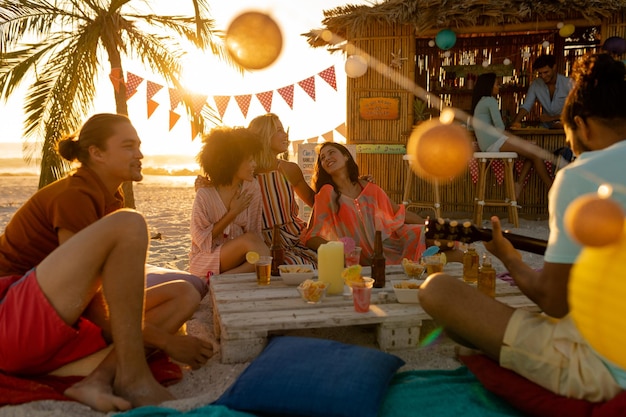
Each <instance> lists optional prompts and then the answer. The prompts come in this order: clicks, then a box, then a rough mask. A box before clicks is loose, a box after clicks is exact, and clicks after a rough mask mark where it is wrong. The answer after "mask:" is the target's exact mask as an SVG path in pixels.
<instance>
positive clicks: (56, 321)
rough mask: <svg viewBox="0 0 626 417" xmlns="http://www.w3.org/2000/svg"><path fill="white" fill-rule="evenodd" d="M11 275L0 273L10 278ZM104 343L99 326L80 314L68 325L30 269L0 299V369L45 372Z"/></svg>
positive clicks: (25, 372)
mask: <svg viewBox="0 0 626 417" xmlns="http://www.w3.org/2000/svg"><path fill="white" fill-rule="evenodd" d="M14 278H15V277H0V280H7V279H8V280H14ZM106 346H107V343H106V342H105V340H104V338H103V337H102V330H101V329H100V327H98V326H96V325H95V324H94V323H92V322H91V321H89V320H87V319H85V318H80V319H79V320H78V322H76V323H75V324H74V326H70V325H68V324H67V323H65V322H64V321H63V319H61V317H59V315H58V314H57V312H56V310H55V309H54V307H53V306H52V305H51V304H50V302H49V301H48V299H47V298H46V296H45V295H44V293H43V292H42V291H41V288H40V287H39V283H38V282H37V276H36V274H35V270H34V269H32V270H31V271H30V272H28V273H26V275H24V276H23V277H22V278H20V279H19V280H17V281H16V282H14V283H13V284H12V285H11V286H10V287H9V289H8V290H7V291H6V294H5V296H4V298H3V299H0V370H2V371H5V372H8V373H13V374H22V375H36V374H46V373H48V372H51V371H53V370H55V369H57V368H59V367H61V366H63V365H65V364H67V363H70V362H73V361H75V360H77V359H80V358H83V357H85V356H87V355H90V354H92V353H94V352H97V351H98V350H100V349H103V348H105V347H106Z"/></svg>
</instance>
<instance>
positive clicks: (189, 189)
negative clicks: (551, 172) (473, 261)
mask: <svg viewBox="0 0 626 417" xmlns="http://www.w3.org/2000/svg"><path fill="white" fill-rule="evenodd" d="M193 180H194V178H192V177H160V176H146V178H145V179H144V181H143V182H141V183H138V184H136V185H135V188H134V189H135V194H136V195H135V198H136V203H137V209H138V210H139V211H141V212H142V213H143V214H144V215H145V216H146V219H147V222H148V225H149V230H150V234H151V236H156V235H157V234H160V236H161V239H152V240H151V245H150V253H149V262H150V263H151V264H154V265H157V266H164V267H170V268H178V269H182V270H186V269H187V268H188V252H189V247H190V241H191V238H190V235H189V216H190V213H191V206H192V203H193V198H194V189H193ZM37 181H38V178H37V177H35V176H23V177H22V176H0V190H1V192H0V230H4V227H5V225H6V223H7V222H8V221H9V219H10V218H11V216H12V215H13V213H15V211H16V210H17V209H18V208H19V206H20V205H21V204H23V203H24V201H26V199H28V197H29V196H30V195H31V194H32V193H33V192H35V191H36V189H37ZM504 226H505V227H507V226H510V225H507V224H506V223H505V224H504ZM510 230H511V231H512V232H514V233H520V234H525V235H528V236H533V237H537V238H543V239H546V238H547V235H548V227H547V222H546V221H529V220H523V219H522V220H520V228H518V229H514V228H510ZM477 250H478V252H479V253H484V252H485V249H484V247H483V246H482V244H480V243H478V244H477ZM522 255H523V258H524V260H525V261H526V262H527V263H528V264H529V265H531V266H532V267H534V268H539V267H541V266H542V264H543V257H542V256H539V255H534V254H530V253H525V252H523V253H522ZM494 264H495V268H496V270H497V271H498V272H503V271H504V269H503V267H502V264H501V263H499V261H498V260H497V259H496V260H495V261H494ZM435 327H436V326H435V324H434V323H426V324H425V326H424V328H423V330H422V334H424V333H426V332H427V331H428V330H429V329H433V328H435ZM187 328H188V331H189V333H191V334H194V335H197V336H199V337H203V338H206V339H209V340H212V341H214V342H215V343H217V342H216V341H215V340H214V337H213V328H212V311H211V306H210V303H209V297H206V298H205V299H204V300H203V301H202V303H201V305H200V308H199V310H198V311H197V313H196V314H195V315H194V317H193V318H192V319H191V320H190V321H189V322H188V324H187ZM289 334H297V335H302V336H317V337H325V338H329V339H334V340H339V341H343V342H347V343H354V344H359V345H363V346H369V347H376V345H375V334H374V332H373V328H371V327H367V326H364V327H354V328H349V329H345V328H339V329H332V330H323V331H321V330H320V331H315V330H307V331H300V332H290V333H289ZM393 353H394V354H396V355H398V356H400V357H401V358H402V359H404V360H405V361H406V365H405V366H404V367H402V368H401V371H405V370H412V369H454V368H457V367H458V366H460V363H459V362H458V361H457V360H456V359H455V355H454V344H453V343H452V342H451V341H449V340H448V339H445V338H440V339H439V340H437V341H435V343H433V344H431V345H428V346H425V347H423V348H420V349H416V350H400V351H395V352H393ZM247 365H248V364H247V363H242V364H236V365H224V364H221V363H220V358H219V353H218V354H217V355H215V356H214V357H213V358H212V359H211V360H210V361H209V362H208V363H207V364H206V365H205V366H204V367H202V368H201V369H199V370H195V371H194V370H191V369H184V377H183V380H182V381H181V382H179V383H178V384H176V385H173V386H171V387H169V390H170V391H171V392H172V394H173V395H174V396H176V398H178V400H175V401H170V402H167V403H164V404H163V406H167V407H171V408H175V409H178V410H181V411H185V410H189V409H193V408H196V407H200V406H203V405H206V404H208V403H210V402H212V401H213V400H215V399H217V398H218V397H219V396H220V395H221V394H222V392H224V390H225V389H226V388H227V387H228V386H229V385H230V384H231V383H232V382H233V381H234V380H235V379H236V378H237V376H238V375H239V374H240V373H241V372H242V371H243V370H244V369H245V367H246V366H247ZM103 415H105V414H104V413H99V412H95V411H93V410H91V409H89V408H88V407H86V406H83V405H81V404H78V403H75V402H62V401H37V402H32V403H28V404H23V405H20V406H5V407H2V408H0V417H5V416H24V417H25V416H29V417H30V416H76V417H78V416H84V417H91V416H94V417H95V416H98V417H100V416H103Z"/></svg>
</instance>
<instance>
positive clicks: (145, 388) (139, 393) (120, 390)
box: [114, 372, 176, 407]
mask: <svg viewBox="0 0 626 417" xmlns="http://www.w3.org/2000/svg"><path fill="white" fill-rule="evenodd" d="M114 386H115V392H116V393H117V394H119V395H121V396H123V397H124V398H126V399H128V401H130V404H132V407H143V406H145V405H157V404H161V403H162V402H165V401H170V400H175V399H176V398H175V397H174V396H173V395H172V394H170V392H169V391H168V390H167V389H166V388H165V387H164V386H163V385H161V384H159V383H158V382H157V381H156V379H154V377H153V376H152V374H151V373H149V372H148V373H147V374H145V375H144V376H143V377H141V378H139V379H133V380H132V381H131V382H130V383H128V382H126V383H124V382H122V381H120V380H118V379H117V378H116V380H115V383H114Z"/></svg>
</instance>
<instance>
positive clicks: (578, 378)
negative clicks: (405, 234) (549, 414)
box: [419, 54, 626, 402]
mask: <svg viewBox="0 0 626 417" xmlns="http://www.w3.org/2000/svg"><path fill="white" fill-rule="evenodd" d="M625 76H626V69H625V68H624V64H623V63H622V62H619V61H615V60H614V59H613V58H611V57H610V56H609V55H608V54H593V55H586V56H584V57H582V58H581V59H580V60H579V61H577V62H576V63H575V65H574V72H573V79H574V81H575V83H574V86H573V89H572V91H571V92H570V93H569V95H568V97H567V100H566V102H565V106H564V108H563V113H562V115H561V120H562V122H563V126H564V129H565V134H566V138H567V141H568V143H569V144H570V146H571V148H572V150H573V152H574V153H575V154H576V155H578V158H577V159H576V160H575V161H574V162H573V163H571V164H569V165H568V166H567V167H565V168H563V169H562V170H560V171H559V172H558V173H557V175H556V178H555V180H554V185H553V186H552V188H551V189H550V194H549V214H550V218H549V225H550V237H549V239H548V247H547V250H546V253H545V256H544V266H543V268H542V269H541V270H539V271H536V270H533V269H532V268H530V267H529V266H528V265H526V264H525V263H524V262H523V261H522V257H521V256H520V254H519V252H518V251H516V250H515V249H514V248H513V246H512V245H511V243H510V242H509V241H508V240H507V239H506V238H505V237H504V236H503V235H502V231H501V226H500V220H499V219H498V218H497V217H495V216H494V217H492V219H491V220H492V226H493V240H492V241H490V242H486V243H485V247H486V248H487V250H489V251H490V252H491V253H493V254H494V255H495V256H496V257H498V258H499V259H500V260H501V261H502V263H503V264H504V266H505V267H506V268H507V269H508V271H509V273H510V275H511V276H512V278H513V279H514V281H515V283H516V284H517V286H518V287H519V289H520V290H521V291H522V292H523V293H524V294H525V295H526V296H528V298H530V299H531V300H533V301H534V302H535V303H536V304H537V305H538V306H539V308H540V309H541V311H542V313H534V312H530V311H528V310H524V309H514V308H512V307H509V306H508V305H505V304H503V303H501V302H499V301H496V300H494V299H492V298H491V297H488V296H485V295H484V294H482V293H480V292H479V291H477V290H476V289H475V288H472V287H470V286H468V285H466V284H464V283H463V282H462V281H459V280H458V279H457V278H454V277H451V276H449V275H446V274H441V273H440V274H434V275H431V276H429V277H428V279H427V280H426V281H425V283H424V284H422V286H421V287H420V292H419V299H420V303H421V305H422V307H423V308H424V310H425V311H426V312H427V313H428V314H430V315H431V316H432V317H433V318H434V319H435V320H436V321H437V322H438V323H440V324H441V325H442V326H443V327H444V328H445V329H446V331H447V332H448V334H449V335H450V336H451V337H452V338H453V339H454V340H456V341H458V342H459V343H461V344H463V345H465V346H468V347H472V348H477V349H480V350H482V352H483V353H484V354H485V355H487V356H489V357H491V358H492V359H494V360H496V361H499V363H500V365H501V366H502V367H504V368H508V369H510V370H512V371H514V372H516V373H518V374H520V375H522V376H524V377H526V378H527V379H529V380H531V381H533V382H535V383H536V384H539V385H541V386H543V387H544V388H546V389H548V390H550V391H552V392H555V393H557V394H560V395H563V396H567V397H571V398H578V399H584V400H588V401H591V402H601V401H606V400H610V399H611V398H613V397H615V396H616V395H617V394H619V393H620V392H621V391H622V390H624V389H625V388H626V370H625V369H621V368H620V367H618V366H616V365H615V364H612V363H610V362H609V361H608V360H606V359H605V358H603V357H602V356H600V355H599V354H598V353H597V352H596V351H595V350H594V349H593V348H592V347H591V346H590V345H589V344H588V342H587V341H586V340H585V339H584V338H583V337H582V335H581V334H580V332H579V331H578V329H577V328H576V326H575V325H574V322H573V321H572V319H571V317H570V315H569V305H568V302H567V290H568V283H569V278H570V270H571V268H572V266H573V264H574V262H575V261H576V258H577V257H578V255H579V254H580V252H581V250H582V246H581V245H580V244H579V243H577V242H576V241H574V240H573V239H572V237H571V236H569V234H568V233H566V231H565V226H564V213H565V210H566V209H567V207H568V206H569V205H570V204H571V203H572V201H574V200H575V199H576V198H578V197H580V196H581V195H584V194H588V193H595V192H597V190H598V187H599V186H600V185H602V184H610V185H613V186H614V187H613V188H614V191H615V192H614V194H613V196H612V198H613V199H614V200H615V201H617V202H618V203H619V204H620V205H621V206H622V208H623V209H624V210H626V193H624V192H623V191H620V190H623V189H624V186H626V176H625V175H624V168H623V161H624V160H625V159H626V140H625V139H626V81H625V79H624V77H625ZM598 278H602V277H598ZM616 331H623V329H618V330H616Z"/></svg>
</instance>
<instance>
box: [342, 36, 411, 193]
mask: <svg viewBox="0 0 626 417" xmlns="http://www.w3.org/2000/svg"><path fill="white" fill-rule="evenodd" d="M349 40H350V42H351V43H353V44H354V45H355V46H356V47H357V48H359V49H361V50H363V51H366V52H367V53H368V54H369V55H371V56H372V57H374V58H375V59H377V60H378V61H380V62H382V63H385V64H387V65H389V64H391V60H392V58H393V57H392V55H391V53H392V52H393V53H394V54H398V53H399V54H400V55H401V56H402V57H408V58H410V59H409V60H407V61H403V64H402V67H401V68H395V70H396V71H398V72H399V73H401V74H402V75H404V76H406V77H408V78H409V79H413V77H414V71H415V66H414V64H413V62H412V61H413V58H412V57H414V56H415V39H414V37H413V32H412V30H411V28H410V27H408V26H396V25H389V26H384V27H380V26H370V27H367V28H365V29H364V30H361V31H359V32H358V33H351V34H350V36H349ZM396 81H398V79H397V77H393V78H392V79H389V78H387V77H385V76H383V75H382V74H379V73H378V72H376V71H375V70H373V69H372V68H370V69H369V70H368V71H367V72H366V73H365V75H363V76H361V77H358V78H351V79H348V85H347V116H346V117H347V119H346V124H347V130H348V143H350V144H357V145H369V144H394V145H398V144H401V145H404V144H405V142H404V141H403V138H402V137H401V136H402V133H403V132H405V131H407V130H408V129H410V128H411V125H412V122H411V121H412V120H413V110H412V105H411V104H410V103H412V102H413V94H412V93H411V92H408V91H406V90H405V89H403V88H401V87H399V85H398V84H397V83H396ZM372 97H397V98H399V99H400V108H399V115H400V117H399V119H398V120H362V119H361V117H360V114H359V100H360V99H361V98H372ZM357 163H358V164H359V168H360V171H361V173H363V174H371V175H373V176H374V178H375V180H376V183H377V184H378V185H380V186H381V187H382V188H383V189H384V190H385V191H386V192H387V193H388V194H389V196H390V197H391V199H392V200H394V201H396V202H400V201H401V198H402V191H403V188H402V187H403V185H404V169H403V165H402V154H376V153H359V154H358V156H357Z"/></svg>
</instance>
